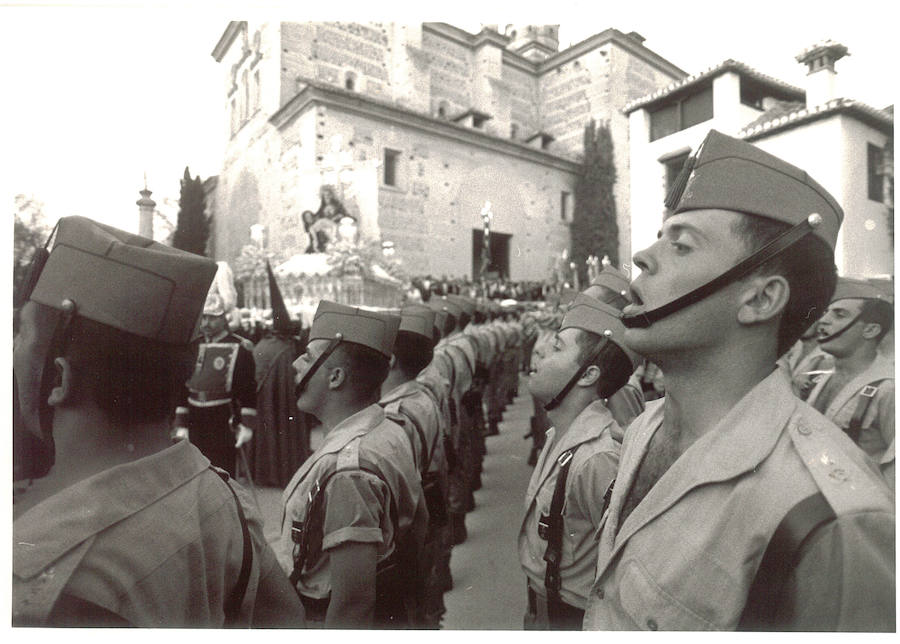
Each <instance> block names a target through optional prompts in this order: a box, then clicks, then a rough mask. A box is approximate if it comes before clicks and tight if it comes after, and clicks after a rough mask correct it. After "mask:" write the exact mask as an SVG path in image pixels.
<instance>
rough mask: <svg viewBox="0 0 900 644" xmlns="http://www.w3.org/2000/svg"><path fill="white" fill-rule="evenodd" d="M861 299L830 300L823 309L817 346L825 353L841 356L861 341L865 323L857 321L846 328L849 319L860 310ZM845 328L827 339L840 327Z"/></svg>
mask: <svg viewBox="0 0 900 644" xmlns="http://www.w3.org/2000/svg"><path fill="white" fill-rule="evenodd" d="M862 306H863V301H862V300H861V299H843V300H838V301H837V302H832V303H831V304H829V305H828V308H827V309H826V310H825V314H824V315H823V316H822V318H821V319H820V320H819V329H818V330H819V346H821V347H822V350H823V351H825V352H826V353H830V354H831V355H833V356H835V357H841V356H844V355H847V354H848V353H850V352H852V351H853V350H854V349H855V348H856V347H858V346H859V345H860V343H861V342H863V341H864V340H865V338H863V330H864V329H865V327H866V325H865V323H863V322H861V321H857V322H856V323H855V324H853V326H850V327H849V328H847V325H848V324H850V322H851V320H853V319H855V318H856V316H858V315H859V313H860V311H861V310H862ZM844 328H846V329H847V330H846V331H844V332H843V333H841V335H839V336H838V337H836V338H834V339H833V340H828V339H827V338H828V336H830V335H833V334H834V333H837V332H839V331H840V330H841V329H844Z"/></svg>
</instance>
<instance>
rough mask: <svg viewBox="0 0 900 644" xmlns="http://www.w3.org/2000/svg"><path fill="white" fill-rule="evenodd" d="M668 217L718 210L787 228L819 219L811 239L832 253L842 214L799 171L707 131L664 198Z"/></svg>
mask: <svg viewBox="0 0 900 644" xmlns="http://www.w3.org/2000/svg"><path fill="white" fill-rule="evenodd" d="M666 207H667V208H669V209H670V210H671V212H672V214H677V213H680V212H686V211H690V210H700V209H706V208H719V209H723V210H732V211H737V212H742V213H747V214H750V215H757V216H760V217H765V218H767V219H775V220H777V221H781V222H784V223H786V224H790V225H792V226H793V225H796V224H799V223H801V222H803V221H805V220H807V219H808V218H809V217H810V215H813V214H817V215H819V216H820V217H821V223H819V224H818V225H817V226H816V228H815V231H814V234H815V235H817V236H818V237H819V238H820V239H822V240H823V241H824V242H825V243H826V244H828V247H829V248H831V249H832V251H833V250H834V247H835V243H836V241H837V235H838V230H839V229H840V226H841V221H842V220H843V218H844V212H843V210H841V207H840V206H839V205H838V203H837V201H835V199H834V197H832V196H831V195H830V194H829V193H828V191H827V190H825V188H823V187H822V186H821V185H820V184H819V183H817V182H816V181H815V180H814V179H813V178H812V177H810V176H809V175H808V174H807V173H806V172H805V171H804V170H801V169H800V168H798V167H797V166H794V165H791V164H790V163H787V162H785V161H783V160H781V159H779V158H778V157H776V156H773V155H771V154H769V153H768V152H764V151H763V150H761V149H759V148H758V147H756V146H755V145H752V144H750V143H747V142H746V141H742V140H740V139H736V138H733V137H730V136H726V135H725V134H722V133H721V132H717V131H716V130H710V131H709V134H708V135H707V136H706V139H705V140H704V141H703V143H702V144H701V146H700V148H699V150H698V152H697V153H696V154H694V155H692V156H691V157H689V158H688V160H687V161H686V162H685V165H684V168H683V169H682V172H681V174H679V176H678V178H677V179H676V181H675V182H674V184H673V186H672V190H671V191H670V192H669V195H668V196H667V197H666Z"/></svg>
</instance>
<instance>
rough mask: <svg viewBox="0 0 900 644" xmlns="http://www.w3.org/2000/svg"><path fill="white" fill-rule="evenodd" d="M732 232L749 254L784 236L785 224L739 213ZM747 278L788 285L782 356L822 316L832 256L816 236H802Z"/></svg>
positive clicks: (833, 277) (833, 275)
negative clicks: (770, 278)
mask: <svg viewBox="0 0 900 644" xmlns="http://www.w3.org/2000/svg"><path fill="white" fill-rule="evenodd" d="M740 214H742V216H741V217H740V218H739V220H738V222H737V223H735V224H734V226H733V227H732V232H734V234H736V235H737V236H738V237H740V238H741V239H742V240H743V241H744V245H745V246H746V248H747V250H748V251H749V252H751V253H753V252H756V251H757V250H759V249H760V248H762V247H763V246H765V245H766V244H767V243H769V242H770V241H772V240H773V239H775V238H776V237H778V236H779V235H781V234H782V233H784V232H785V231H786V230H788V229H789V228H790V227H791V226H790V225H789V224H786V223H783V222H780V221H775V220H773V219H768V218H765V217H759V216H757V215H750V214H747V213H740ZM751 275H781V276H782V277H784V278H785V279H786V280H787V282H788V285H789V286H790V291H791V293H790V298H789V299H788V303H787V306H785V308H784V311H783V313H782V315H781V322H780V323H779V326H778V348H777V350H778V355H779V356H781V355H783V354H784V353H785V352H786V351H787V350H788V349H790V348H791V347H792V346H793V345H794V343H795V342H796V341H797V340H798V339H800V336H801V335H803V332H804V331H805V330H806V329H807V328H809V325H810V324H812V323H813V322H814V321H815V320H817V319H818V318H820V317H822V314H823V313H824V312H825V309H827V308H828V303H829V302H830V301H831V296H832V295H833V294H834V287H835V285H836V284H837V268H836V267H835V265H834V253H833V252H832V250H831V249H830V248H829V247H828V246H827V245H826V244H825V242H824V241H823V240H822V239H820V238H819V237H817V236H816V235H806V236H805V237H803V238H802V239H801V240H800V241H798V242H797V243H795V244H794V245H793V246H791V247H790V248H789V249H788V250H786V251H784V252H782V253H779V254H778V255H776V256H775V257H773V258H772V259H770V260H769V261H767V262H766V263H765V264H763V265H762V266H760V267H759V268H758V269H757V270H756V271H754V272H753V273H751Z"/></svg>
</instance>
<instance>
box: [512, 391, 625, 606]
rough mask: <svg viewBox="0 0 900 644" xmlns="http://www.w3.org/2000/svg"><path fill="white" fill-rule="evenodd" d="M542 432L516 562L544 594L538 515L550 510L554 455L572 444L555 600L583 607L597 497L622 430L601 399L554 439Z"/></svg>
mask: <svg viewBox="0 0 900 644" xmlns="http://www.w3.org/2000/svg"><path fill="white" fill-rule="evenodd" d="M555 434H556V430H555V429H553V428H551V429H549V430H548V431H547V442H546V443H545V445H544V449H543V450H542V451H541V455H540V457H539V458H538V462H537V465H536V466H535V468H534V472H533V473H532V475H531V480H530V481H529V483H528V492H527V494H526V495H525V517H524V518H523V520H522V526H521V527H520V528H519V562H520V563H521V564H522V568H523V569H524V570H525V575H526V576H527V577H528V584H529V586H531V587H532V588H533V589H534V591H535V592H536V593H537V594H538V595H540V596H541V597H546V596H547V593H546V589H545V588H544V574H545V572H546V570H547V564H546V562H545V561H544V552H545V551H546V550H547V542H546V541H545V540H543V539H541V538H540V536H538V521H539V520H540V518H541V515H542V514H543V515H549V514H550V503H551V501H552V500H553V491H554V490H555V489H556V480H557V477H558V476H559V469H560V468H559V464H558V463H557V459H559V457H560V456H561V455H562V454H563V452H565V451H567V450H570V449H573V448H576V447H577V451H576V452H575V454H574V456H573V458H572V462H571V464H570V465H569V475H568V478H567V479H566V497H565V503H564V504H563V511H562V513H563V540H562V559H561V562H560V579H561V581H562V588H561V589H560V593H559V594H560V598H561V599H562V600H563V601H564V602H566V603H567V604H569V605H570V606H575V607H577V608H582V609H583V608H584V606H585V603H586V601H587V595H588V592H589V591H590V588H591V583H592V582H593V580H594V567H595V565H596V563H597V540H596V537H597V530H598V528H599V527H600V518H601V515H602V512H603V496H604V495H605V494H606V491H607V489H608V488H609V486H610V484H611V483H612V482H613V479H615V477H616V468H617V466H618V463H619V448H620V445H621V441H622V430H621V429H619V426H618V425H617V424H616V421H614V420H613V417H612V414H610V413H609V410H608V409H606V407H604V406H603V403H602V402H601V401H599V400H598V401H596V402H594V403H592V404H591V405H588V406H587V407H586V408H585V409H584V411H582V412H581V413H580V414H579V415H578V417H577V418H575V420H574V421H573V422H572V425H571V426H570V427H569V429H568V431H566V432H565V433H564V434H563V435H562V437H561V438H560V439H559V440H556V435H555Z"/></svg>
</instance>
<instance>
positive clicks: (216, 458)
mask: <svg viewBox="0 0 900 644" xmlns="http://www.w3.org/2000/svg"><path fill="white" fill-rule="evenodd" d="M248 345H249V347H248ZM194 347H195V349H196V361H195V363H194V373H193V375H192V376H191V377H190V379H189V380H188V381H187V384H186V385H185V390H184V394H183V396H182V399H181V401H180V403H179V406H178V409H177V410H176V426H182V427H187V428H188V430H189V432H190V441H191V442H192V443H193V444H194V445H196V446H197V448H198V449H199V450H200V451H201V452H203V455H204V456H206V458H208V459H209V460H210V462H211V463H212V464H213V465H215V466H216V467H220V468H222V469H223V470H225V471H226V472H228V473H229V474H231V475H232V476H234V473H235V456H236V450H235V447H234V443H235V434H234V431H233V430H232V426H233V425H237V424H238V423H240V422H242V421H243V420H244V419H245V418H246V417H252V418H253V419H254V420H255V417H256V376H255V374H254V371H255V369H254V365H253V354H252V353H251V349H252V345H250V342H249V341H248V340H245V339H243V338H240V337H238V336H236V335H234V334H232V333H228V332H227V331H223V332H222V333H221V334H219V335H218V336H216V337H214V338H212V341H211V342H204V341H203V338H198V339H197V340H195V341H194Z"/></svg>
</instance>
